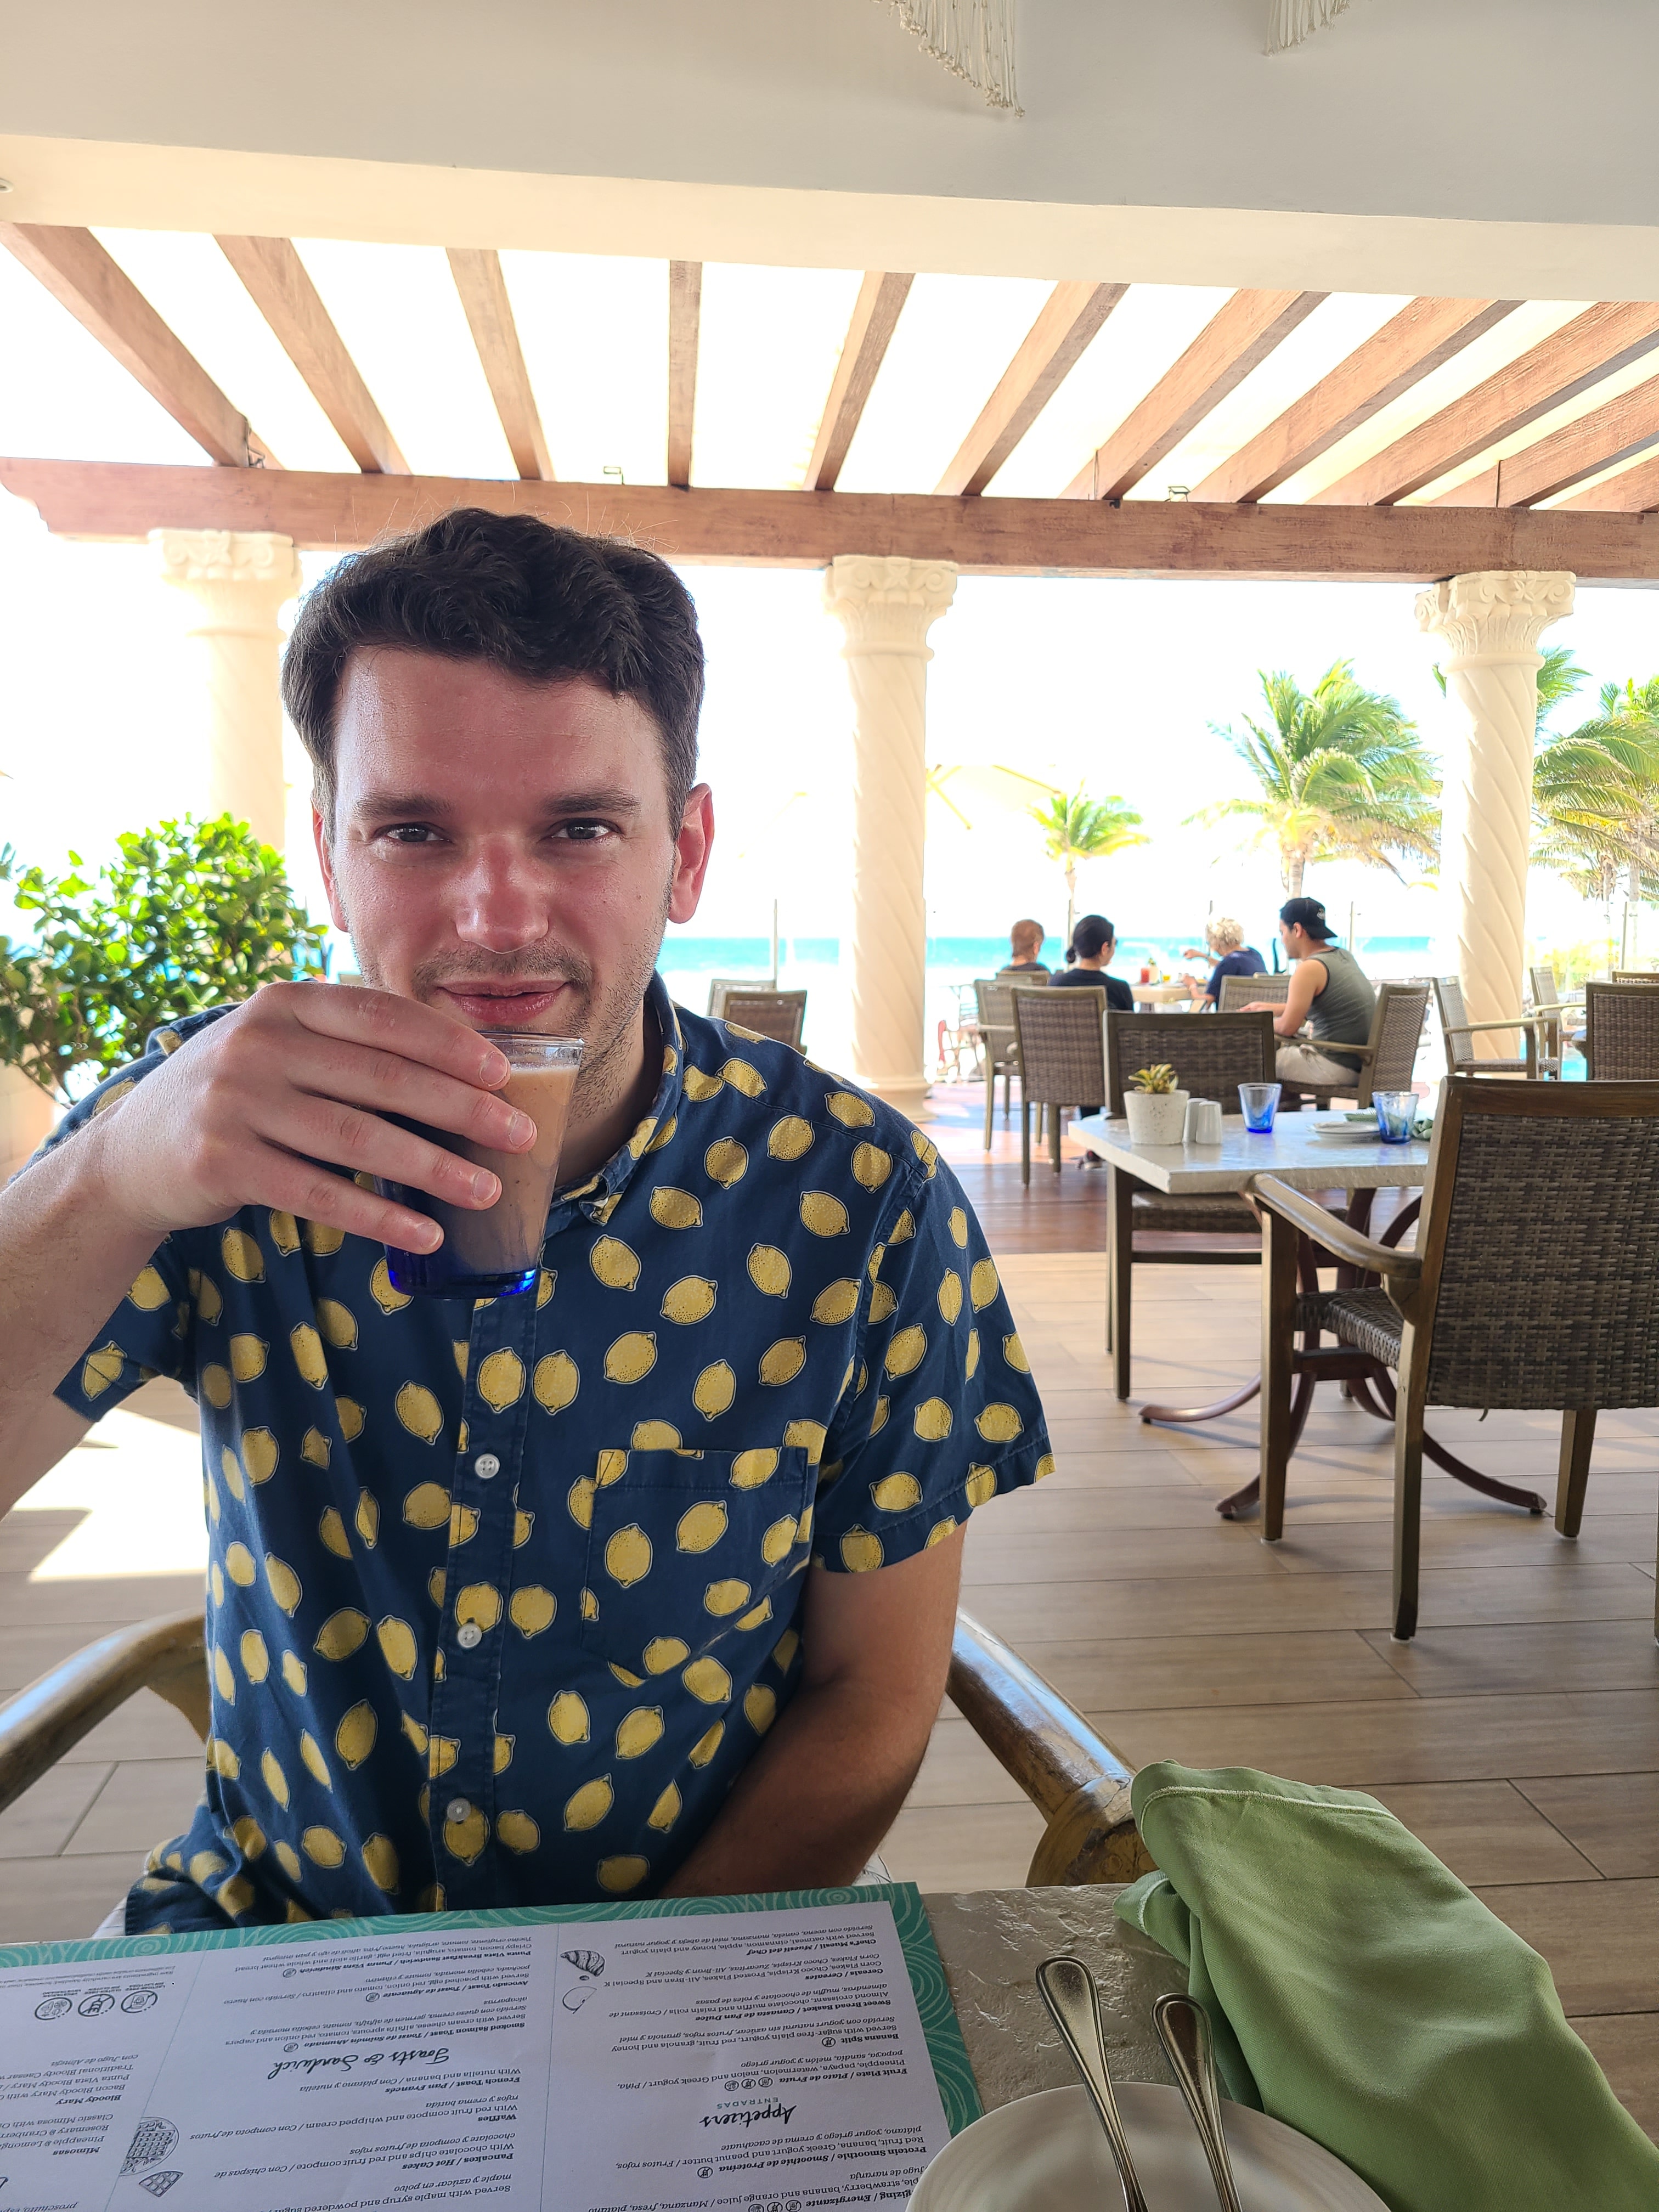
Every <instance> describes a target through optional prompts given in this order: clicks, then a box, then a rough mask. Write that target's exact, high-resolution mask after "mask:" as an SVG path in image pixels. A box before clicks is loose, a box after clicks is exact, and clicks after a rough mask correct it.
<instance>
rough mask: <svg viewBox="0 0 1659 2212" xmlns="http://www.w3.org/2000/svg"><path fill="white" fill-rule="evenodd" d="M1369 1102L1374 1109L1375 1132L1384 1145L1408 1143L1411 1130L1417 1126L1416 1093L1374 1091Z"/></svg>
mask: <svg viewBox="0 0 1659 2212" xmlns="http://www.w3.org/2000/svg"><path fill="white" fill-rule="evenodd" d="M1371 1104H1372V1105H1373V1106H1374V1107H1375V1108H1376V1133H1377V1135H1378V1136H1379V1137H1380V1138H1381V1139H1383V1143H1384V1144H1385V1145H1408V1144H1409V1143H1410V1142H1411V1137H1412V1131H1413V1129H1414V1128H1415V1127H1416V1126H1417V1093H1416V1092H1415V1091H1372V1093H1371Z"/></svg>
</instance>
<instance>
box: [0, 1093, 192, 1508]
mask: <svg viewBox="0 0 1659 2212" xmlns="http://www.w3.org/2000/svg"><path fill="white" fill-rule="evenodd" d="M102 1134H103V1133H102V1132H101V1131H100V1129H99V1128H98V1127H97V1126H96V1124H94V1126H93V1127H90V1128H88V1129H85V1130H83V1131H82V1132H80V1133H78V1134H77V1135H76V1136H75V1137H73V1138H72V1139H70V1141H69V1142H68V1143H66V1144H64V1146H61V1147H60V1148H59V1149H58V1151H57V1152H52V1153H51V1154H49V1155H48V1157H47V1158H45V1159H44V1160H40V1161H39V1162H37V1163H36V1164H35V1165H34V1166H33V1167H32V1168H30V1169H29V1170H28V1171H27V1174H24V1175H21V1176H15V1177H14V1179H13V1180H12V1182H9V1184H8V1185H7V1186H6V1187H5V1188H4V1189H3V1190H0V1346H3V1347H4V1349H3V1352H0V1512H4V1511H5V1510H7V1509H8V1508H9V1506H10V1505H11V1504H14V1503H15V1500H16V1498H19V1497H21V1494H22V1492H23V1491H24V1490H25V1489H26V1488H27V1486H28V1484H29V1483H30V1482H32V1481H33V1480H34V1479H35V1477H36V1476H37V1475H38V1474H40V1473H42V1472H43V1471H44V1470H43V1468H42V1466H40V1465H39V1464H36V1463H35V1462H36V1461H37V1460H38V1457H39V1454H38V1452H37V1451H36V1449H34V1445H35V1440H36V1432H37V1431H39V1429H40V1425H41V1422H42V1420H43V1419H46V1420H48V1421H49V1420H50V1419H51V1417H52V1413H53V1411H54V1409H56V1404H57V1401H55V1400H54V1399H53V1398H52V1391H53V1390H54V1389H56V1388H57V1386H58V1383H60V1382H61V1381H62V1380H63V1378H64V1375H65V1374H67V1373H68V1371H69V1370H70V1368H71V1367H72V1366H73V1365H74V1364H75V1361H76V1358H78V1357H79V1355H80V1354H81V1353H82V1352H84V1351H85V1349H86V1347H87V1346H88V1343H89V1342H90V1341H91V1340H92V1337H93V1335H94V1333H95V1331H96V1330H97V1329H98V1328H99V1327H100V1324H101V1323H102V1322H104V1321H105V1320H106V1319H107V1317H108V1316H109V1315H110V1314H111V1313H112V1312H113V1310H114V1309H115V1308H116V1307H117V1306H118V1304H120V1302H121V1300H122V1298H123V1297H125V1294H126V1292H127V1291H128V1290H129V1289H130V1288H131V1285H132V1283H133V1281H134V1279H136V1277H137V1274H138V1273H139V1271H140V1269H141V1268H142V1267H143V1265H144V1262H145V1261H147V1260H148V1259H149V1255H150V1254H151V1252H152V1251H153V1250H154V1249H155V1243H156V1238H155V1232H154V1231H149V1230H144V1229H136V1228H132V1227H131V1226H127V1225H124V1224H123V1222H122V1220H121V1218H120V1216H119V1214H118V1212H117V1211H116V1209H115V1208H114V1207H113V1206H112V1205H111V1204H110V1202H109V1199H108V1194H107V1193H106V1191H105V1189H104V1187H103V1180H102V1177H101V1175H100V1166H101V1139H102ZM53 1456H56V1454H55V1453H54V1454H53Z"/></svg>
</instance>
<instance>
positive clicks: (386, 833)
mask: <svg viewBox="0 0 1659 2212" xmlns="http://www.w3.org/2000/svg"><path fill="white" fill-rule="evenodd" d="M380 835H381V836H383V837H389V838H390V839H391V840H392V843H393V844H394V845H426V844H429V843H430V842H431V841H432V837H433V836H434V832H433V831H432V830H431V829H428V827H427V825H426V823H424V822H398V823H394V824H393V825H392V828H391V829H383V830H382V831H381V832H380Z"/></svg>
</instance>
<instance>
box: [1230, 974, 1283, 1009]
mask: <svg viewBox="0 0 1659 2212" xmlns="http://www.w3.org/2000/svg"><path fill="white" fill-rule="evenodd" d="M1290 987H1291V971H1290V969H1288V968H1287V969H1285V971H1284V973H1283V975H1224V976H1223V977H1222V979H1221V996H1220V997H1219V998H1218V1000H1216V1002H1215V1010H1216V1012H1217V1013H1218V1014H1236V1013H1238V1012H1240V1011H1241V1010H1242V1009H1243V1007H1245V1006H1254V1005H1261V1006H1283V1005H1284V1003H1285V997H1286V995H1287V994H1288V993H1289V991H1290Z"/></svg>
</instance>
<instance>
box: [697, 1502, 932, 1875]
mask: <svg viewBox="0 0 1659 2212" xmlns="http://www.w3.org/2000/svg"><path fill="white" fill-rule="evenodd" d="M966 1534H967V1531H966V1529H965V1528H958V1529H957V1531H956V1533H955V1534H954V1535H952V1536H950V1537H947V1538H946V1539H945V1541H944V1542H942V1543H939V1544H935V1545H934V1546H933V1547H932V1548H931V1549H930V1550H928V1551H925V1552H918V1553H915V1555H914V1556H913V1557H912V1558H910V1559H903V1560H901V1561H900V1562H899V1563H898V1564H897V1565H895V1566H891V1567H884V1568H882V1569H881V1570H880V1571H878V1573H875V1574H864V1575H842V1574H829V1573H826V1572H825V1571H824V1570H823V1568H821V1567H814V1568H812V1569H811V1570H809V1579H808V1582H807V1585H806V1595H805V1603H804V1605H803V1607H802V1614H801V1639H802V1646H803V1651H804V1661H803V1664H804V1668H805V1672H804V1674H803V1675H802V1678H801V1682H800V1686H799V1689H797V1691H796V1692H795V1694H794V1697H793V1699H792V1700H791V1701H790V1703H789V1705H787V1707H786V1708H785V1710H784V1712H783V1714H782V1716H781V1718H780V1719H779V1721H778V1723H777V1724H776V1726H775V1728H774V1729H773V1730H772V1732H771V1734H770V1735H769V1736H768V1737H767V1739H766V1741H765V1742H764V1743H763V1745H762V1747H761V1748H760V1750H759V1751H758V1752H757V1753H756V1754H755V1756H754V1758H753V1759H751V1760H750V1763H749V1765H747V1766H746V1767H745V1768H744V1771H743V1772H742V1773H741V1774H740V1775H739V1776H738V1780H737V1782H736V1784H734V1785H733V1787H732V1794H731V1796H729V1797H728V1798H727V1799H726V1803H725V1805H724V1806H723V1807H722V1808H721V1810H720V1814H719V1815H718V1816H717V1818H716V1819H715V1820H714V1823H713V1825H712V1826H710V1827H709V1828H708V1831H707V1832H706V1833H705V1834H704V1836H703V1838H702V1841H701V1842H700V1843H699V1844H697V1846H696V1849H695V1850H693V1852H692V1853H691V1856H690V1858H688V1859H687V1860H686V1862H685V1863H684V1866H682V1867H681V1868H680V1869H679V1871H678V1873H677V1874H676V1875H673V1876H672V1877H671V1880H670V1881H667V1882H666V1883H665V1884H664V1887H663V1894H664V1895H665V1896H666V1897H737V1896H747V1895H752V1894H753V1893H756V1892H757V1891H762V1890H775V1889H816V1888H836V1887H841V1886H842V1885H843V1884H845V1883H847V1882H849V1881H854V1879H855V1878H856V1876H857V1875H858V1874H859V1872H860V1869H861V1868H862V1867H863V1866H864V1864H865V1863H866V1860H867V1859H868V1858H869V1857H870V1854H871V1852H872V1851H873V1850H875V1848H876V1846H877V1845H878V1844H879V1843H880V1841H881V1839H882V1838H883V1837H884V1835H885V1834H886V1832H887V1831H888V1829H889V1828H890V1826H892V1823H893V1817H894V1815H895V1814H896V1813H897V1811H898V1809H899V1808H900V1806H901V1805H902V1803H903V1802H904V1799H905V1795H906V1793H907V1791H908V1790H909V1787H910V1784H911V1783H912V1782H913V1781H914V1780H915V1774H916V1769H917V1768H918V1767H919V1766H920V1765H921V1759H922V1753H924V1752H925V1751H926V1750H927V1738H928V1735H929V1734H930V1733H931V1731H932V1729H933V1723H934V1721H935V1720H936V1719H937V1718H938V1717H939V1701H940V1699H942V1698H943V1697H944V1695H945V1676H946V1674H947V1673H948V1672H949V1670H950V1665H951V1634H952V1632H953V1630H954V1628H955V1626H956V1617H957V1585H958V1583H960V1581H961V1579H962V1547H963V1538H964V1537H965V1535H966Z"/></svg>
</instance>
